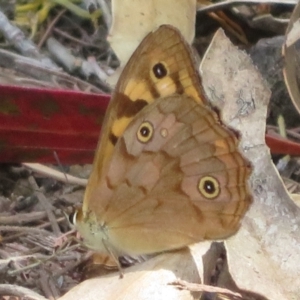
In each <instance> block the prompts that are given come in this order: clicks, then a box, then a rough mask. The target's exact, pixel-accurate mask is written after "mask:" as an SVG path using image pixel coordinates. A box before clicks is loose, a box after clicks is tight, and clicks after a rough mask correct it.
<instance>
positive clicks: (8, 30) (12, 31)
mask: <svg viewBox="0 0 300 300" xmlns="http://www.w3.org/2000/svg"><path fill="white" fill-rule="evenodd" d="M0 31H1V32H2V33H3V34H4V36H5V38H6V39H7V40H8V41H9V42H10V43H11V44H13V45H14V47H15V48H16V49H18V50H19V51H20V52H21V53H22V54H23V55H25V56H28V57H32V58H35V59H38V60H39V61H40V62H42V63H43V65H44V66H47V67H50V68H56V64H55V63H54V62H52V61H51V59H50V58H48V57H46V56H43V55H41V54H40V53H39V51H38V48H37V47H36V46H35V44H34V43H32V42H31V41H30V40H28V39H26V37H25V35H24V33H23V32H22V31H21V30H20V29H19V28H18V27H16V26H14V25H12V24H11V23H10V22H9V20H8V19H7V17H6V16H5V15H4V14H3V13H2V12H1V11H0Z"/></svg>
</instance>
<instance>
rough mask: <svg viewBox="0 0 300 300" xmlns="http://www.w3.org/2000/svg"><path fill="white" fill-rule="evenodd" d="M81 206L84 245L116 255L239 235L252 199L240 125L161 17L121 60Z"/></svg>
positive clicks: (78, 216) (76, 220) (78, 220)
mask: <svg viewBox="0 0 300 300" xmlns="http://www.w3.org/2000/svg"><path fill="white" fill-rule="evenodd" d="M102 128H103V129H102V132H101V135H100V140H99V144H98V148H97V151H96V154H95V159H94V164H93V170H92V173H91V176H90V178H89V182H88V185H87V189H86V192H85V197H84V201H83V205H82V208H81V209H80V210H78V211H77V213H76V214H75V215H74V219H73V221H74V223H75V225H76V227H77V229H78V231H79V232H80V234H81V235H82V237H83V239H84V242H85V244H86V245H87V246H88V247H90V248H92V249H94V250H96V251H98V252H109V253H112V254H114V255H115V256H119V255H123V254H129V255H139V254H151V253H157V252H162V251H167V250H173V249H179V248H182V247H185V246H188V245H190V244H193V243H196V242H199V241H202V240H205V239H222V238H226V237H228V236H230V235H232V234H234V233H235V232H236V231H237V230H238V228H239V225H240V221H241V218H242V217H243V215H244V214H245V212H246V211H247V209H248V207H249V205H250V204H251V201H252V196H251V193H250V191H249V188H248V179H249V176H250V174H251V166H250V164H249V162H248V161H247V159H245V158H244V157H243V155H242V154H241V153H240V151H239V149H238V144H239V138H238V134H237V133H236V132H235V131H233V130H231V129H229V128H227V127H226V126H225V125H224V124H222V122H221V120H220V118H219V115H218V113H217V112H216V110H215V109H213V108H211V106H210V105H209V104H208V101H207V100H206V97H205V93H204V90H203V88H202V84H201V79H200V76H199V73H198V71H197V66H196V63H195V61H194V55H193V52H192V49H191V47H190V46H189V45H188V44H187V43H186V42H185V40H184V38H183V37H182V35H181V34H180V32H179V31H178V30H177V29H175V28H174V27H172V26H170V25H162V26H160V27H159V28H158V29H157V30H155V31H153V32H151V33H149V34H148V35H147V36H146V37H145V38H144V40H143V41H142V42H141V44H140V45H139V46H138V48H137V49H136V51H135V52H134V53H133V55H132V56H131V58H130V60H129V61H128V63H127V65H126V66H125V68H124V70H123V72H122V74H121V76H120V78H119V81H118V83H117V85H116V89H115V91H114V94H113V96H112V99H111V101H110V104H109V107H108V110H107V113H106V117H105V120H104V124H103V127H102Z"/></svg>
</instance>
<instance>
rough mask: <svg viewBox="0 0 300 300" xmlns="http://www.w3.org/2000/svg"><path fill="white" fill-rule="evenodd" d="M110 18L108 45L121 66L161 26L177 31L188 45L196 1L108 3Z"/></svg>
mask: <svg viewBox="0 0 300 300" xmlns="http://www.w3.org/2000/svg"><path fill="white" fill-rule="evenodd" d="M112 14H113V24H112V27H111V30H110V34H109V36H108V41H109V42H110V45H111V47H112V48H113V50H114V52H115V53H116V55H117V56H118V58H119V60H120V62H121V66H124V65H125V64H126V62H127V60H128V59H129V57H130V56H131V54H132V53H133V51H134V50H135V49H136V47H137V46H138V45H139V44H140V42H141V41H142V39H143V38H144V37H145V36H146V35H147V34H148V33H149V32H151V31H153V30H154V29H156V28H157V27H159V26H160V25H162V24H171V25H173V26H175V27H177V28H178V29H179V30H180V31H181V33H182V34H183V36H184V37H185V38H186V40H187V41H188V42H189V43H191V42H192V41H193V38H194V33H195V18H196V0H176V1H174V0H164V1H161V0H139V1H136V0H112Z"/></svg>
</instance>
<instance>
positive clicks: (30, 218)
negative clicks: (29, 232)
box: [0, 211, 47, 225]
mask: <svg viewBox="0 0 300 300" xmlns="http://www.w3.org/2000/svg"><path fill="white" fill-rule="evenodd" d="M46 216H47V215H46V212H44V211H36V212H31V213H27V214H19V213H18V214H17V215H14V216H0V224H3V225H12V224H20V225H21V224H26V223H30V222H34V221H38V220H41V219H43V218H45V217H46Z"/></svg>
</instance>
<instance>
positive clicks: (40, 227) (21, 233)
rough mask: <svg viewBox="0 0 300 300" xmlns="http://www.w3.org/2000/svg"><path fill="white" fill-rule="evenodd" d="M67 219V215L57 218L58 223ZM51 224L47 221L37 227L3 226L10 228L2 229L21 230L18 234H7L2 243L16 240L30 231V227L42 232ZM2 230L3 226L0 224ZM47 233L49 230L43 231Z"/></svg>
mask: <svg viewBox="0 0 300 300" xmlns="http://www.w3.org/2000/svg"><path fill="white" fill-rule="evenodd" d="M65 220H66V218H65V217H61V218H58V219H57V223H61V222H64V221H65ZM49 226H51V223H50V222H46V223H43V224H42V225H39V226H37V228H32V227H16V226H2V228H8V229H7V230H2V231H20V233H17V234H13V235H9V236H6V237H4V238H2V240H1V241H2V243H4V242H8V241H11V240H14V239H16V238H18V237H20V236H22V235H25V234H27V233H28V231H27V230H28V229H30V230H31V229H34V230H38V232H37V231H33V232H37V233H41V232H42V231H41V229H42V228H47V227H49ZM10 228H17V230H10ZM23 228H25V229H26V230H22V229H23ZM0 231H1V226H0ZM43 232H45V233H48V232H47V231H43Z"/></svg>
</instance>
